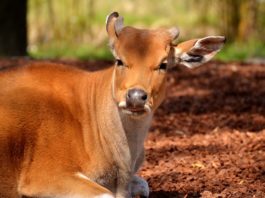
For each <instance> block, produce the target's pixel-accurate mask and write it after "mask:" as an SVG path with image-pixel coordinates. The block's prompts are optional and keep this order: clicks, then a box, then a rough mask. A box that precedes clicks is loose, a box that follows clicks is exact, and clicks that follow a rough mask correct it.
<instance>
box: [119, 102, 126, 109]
mask: <svg viewBox="0 0 265 198" xmlns="http://www.w3.org/2000/svg"><path fill="white" fill-rule="evenodd" d="M118 106H119V107H120V108H126V106H127V105H126V102H125V101H121V102H120V103H119V104H118Z"/></svg>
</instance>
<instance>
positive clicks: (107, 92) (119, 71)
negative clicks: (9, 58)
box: [0, 12, 225, 198]
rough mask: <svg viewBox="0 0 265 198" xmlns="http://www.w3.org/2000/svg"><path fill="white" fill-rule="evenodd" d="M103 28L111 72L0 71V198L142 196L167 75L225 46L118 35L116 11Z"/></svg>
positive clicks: (214, 41)
mask: <svg viewBox="0 0 265 198" xmlns="http://www.w3.org/2000/svg"><path fill="white" fill-rule="evenodd" d="M106 29H107V33H108V36H109V42H110V48H111V50H112V53H113V55H114V57H115V59H116V63H115V65H113V66H112V67H110V68H108V69H104V70H100V71H95V72H88V71H84V70H81V69H78V68H74V67H69V66H65V65H59V64H52V63H35V64H30V65H27V66H22V67H15V68H10V69H8V70H5V71H2V72H1V73H0V90H1V92H0V112H1V113H0V197H5V198H17V197H40V198H44V197H45V198H50V197H56V198H70V197H71V198H88V197H97V198H103V197H104V198H107V197H117V198H127V197H135V196H142V197H148V195H149V189H148V184H147V182H146V181H145V180H144V179H142V178H140V177H138V176H137V175H136V173H137V171H138V169H139V167H140V166H141V164H142V162H143V159H144V146H143V143H144V139H145V137H146V134H147V132H148V129H149V126H150V122H151V120H152V116H153V113H154V111H155V110H156V108H157V107H158V106H159V105H160V103H161V102H162V101H163V99H164V95H165V90H166V76H167V73H168V69H169V68H171V67H174V66H176V65H177V64H183V65H185V66H187V67H190V68H193V67H196V66H199V65H201V64H202V63H205V62H206V61H208V60H210V59H211V58H212V57H213V56H214V55H215V54H216V53H217V52H218V51H219V50H220V49H221V48H222V46H223V44H224V42H225V38H224V37H222V36H208V37H205V38H201V39H193V40H189V41H186V42H183V43H180V44H178V45H175V44H173V41H174V40H175V39H176V38H177V37H178V34H179V32H178V30H177V28H172V29H157V30H148V29H137V28H134V27H129V26H126V27H124V26H123V18H122V17H121V16H119V14H118V13H117V12H113V13H111V14H110V15H109V16H108V17H107V21H106Z"/></svg>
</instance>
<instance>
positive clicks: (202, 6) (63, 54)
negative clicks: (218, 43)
mask: <svg viewBox="0 0 265 198" xmlns="http://www.w3.org/2000/svg"><path fill="white" fill-rule="evenodd" d="M251 1H255V5H254V6H253V5H252V4H249V2H251ZM231 2H234V3H231ZM233 6H234V7H233ZM251 6H252V7H251ZM231 9H234V10H235V9H239V11H238V12H237V13H238V15H231V14H229V13H231ZM244 9H247V11H244ZM248 9H250V12H248ZM112 11H118V12H119V13H120V14H121V15H122V16H124V18H125V24H126V25H133V26H136V27H140V28H141V27H149V28H158V27H172V26H177V27H179V29H180V32H181V34H180V38H179V41H183V40H187V39H191V38H197V37H203V36H207V35H220V34H222V35H223V34H225V35H226V32H227V34H228V36H229V38H228V41H229V42H228V44H227V45H226V46H225V48H224V50H222V51H221V53H219V55H218V56H217V58H218V59H221V60H245V59H247V58H251V57H265V38H263V37H264V35H265V32H264V27H265V12H264V11H265V1H262V0H233V1H232V0H231V1H230V0H221V1H217V0H185V1H184V0H183V1H180V0H179V1H176V0H163V1H161V0H145V1H143V0H56V1H53V0H45V1H44V0H29V14H28V22H29V47H28V51H29V53H30V55H31V56H33V57H37V58H79V59H111V58H112V55H111V53H110V52H109V50H108V46H107V34H106V31H105V18H106V15H108V14H109V13H110V12H112ZM235 11H237V10H235ZM252 13H257V15H255V16H252V15H253V14H252ZM251 14H252V15H251ZM248 15H251V16H252V18H251V17H249V16H248ZM231 17H232V18H231ZM239 17H241V19H242V20H241V21H240V20H238V21H235V20H233V19H236V20H237V19H238V18H239ZM253 17H254V18H253ZM249 18H251V20H249ZM243 19H244V20H243ZM247 19H248V20H247ZM230 21H232V22H233V24H234V25H233V26H232V24H230V25H229V23H231V22H230ZM235 22H236V25H237V26H238V28H237V29H236V28H234V26H235ZM253 24H254V25H253ZM230 27H231V28H230ZM237 30H238V32H236V31H237ZM246 30H247V31H246ZM231 32H232V33H231ZM246 33H247V35H246ZM242 35H243V36H242ZM226 36H227V35H226Z"/></svg>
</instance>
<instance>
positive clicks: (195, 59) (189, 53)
mask: <svg viewBox="0 0 265 198" xmlns="http://www.w3.org/2000/svg"><path fill="white" fill-rule="evenodd" d="M225 40H226V39H225V37H224V36H208V37H204V38H201V39H193V40H188V41H185V42H182V43H180V44H178V45H177V46H173V49H174V56H175V63H176V64H182V65H185V66H186V67H189V68H194V67H198V66H200V65H201V64H203V63H205V62H207V61H209V60H210V59H211V58H212V57H214V55H215V54H216V53H217V52H218V51H220V50H221V48H222V47H223V45H224V43H225Z"/></svg>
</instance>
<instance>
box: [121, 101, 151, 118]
mask: <svg viewBox="0 0 265 198" xmlns="http://www.w3.org/2000/svg"><path fill="white" fill-rule="evenodd" d="M118 107H119V108H120V109H121V111H122V112H123V113H124V114H127V115H132V116H142V115H146V114H148V113H151V108H150V106H149V105H147V104H145V105H144V108H143V111H139V112H137V111H135V112H134V111H130V109H128V108H127V105H126V102H125V101H121V102H120V103H119V104H118Z"/></svg>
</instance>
